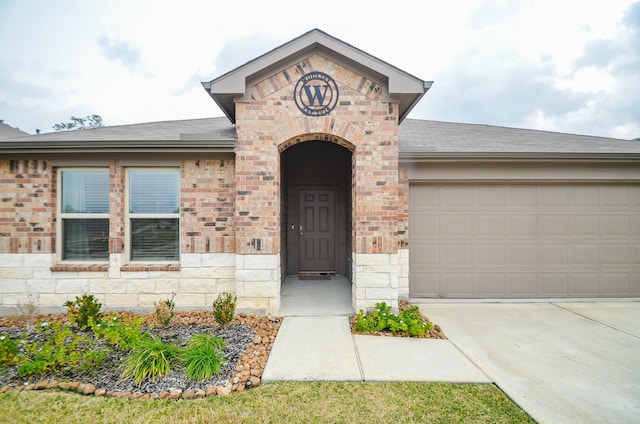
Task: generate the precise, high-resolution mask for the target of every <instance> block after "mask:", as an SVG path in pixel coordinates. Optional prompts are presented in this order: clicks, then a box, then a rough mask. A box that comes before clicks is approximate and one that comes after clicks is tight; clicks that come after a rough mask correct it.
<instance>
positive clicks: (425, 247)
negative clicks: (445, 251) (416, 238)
mask: <svg viewBox="0 0 640 424" xmlns="http://www.w3.org/2000/svg"><path fill="white" fill-rule="evenodd" d="M409 256H410V257H409V259H410V263H412V264H416V266H433V265H435V266H440V245H438V244H433V243H424V242H423V243H416V244H415V246H413V247H412V248H411V249H410V250H409Z"/></svg>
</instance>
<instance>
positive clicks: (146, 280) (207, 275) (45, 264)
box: [0, 253, 236, 313]
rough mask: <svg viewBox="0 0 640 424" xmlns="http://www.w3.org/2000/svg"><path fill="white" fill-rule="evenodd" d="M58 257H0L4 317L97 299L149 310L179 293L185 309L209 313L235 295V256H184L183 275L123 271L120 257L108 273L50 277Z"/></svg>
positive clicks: (106, 305) (178, 299)
mask: <svg viewBox="0 0 640 424" xmlns="http://www.w3.org/2000/svg"><path fill="white" fill-rule="evenodd" d="M54 261H55V255H54V254H44V253H0V313H15V312H17V311H19V306H20V305H27V304H29V303H30V302H33V303H34V304H35V305H37V306H39V307H40V308H41V310H42V311H45V312H62V311H64V310H65V309H64V308H63V307H62V305H63V304H64V302H66V301H67V300H73V299H74V298H75V296H79V295H82V294H84V293H87V294H93V295H94V296H96V298H97V299H98V300H99V301H100V302H101V303H102V305H103V307H104V308H106V309H135V310H138V309H140V310H149V309H152V308H153V303H154V302H156V301H159V300H163V299H167V298H168V297H170V296H171V293H172V292H175V293H177V295H176V297H175V299H174V300H175V302H176V305H177V306H178V307H180V308H184V309H193V308H196V309H209V308H211V305H212V303H213V300H214V299H215V298H216V297H217V295H218V293H219V292H222V291H227V292H232V293H234V292H235V270H236V268H235V266H236V258H235V254H233V253H203V254H200V253H196V254H190V253H187V254H182V255H181V258H180V268H179V270H175V271H174V270H166V271H162V270H153V269H149V270H146V271H123V270H122V268H121V261H122V255H120V254H111V255H110V264H109V267H108V268H107V269H104V270H99V271H89V270H83V269H88V268H87V267H82V268H80V267H79V268H78V270H73V268H72V267H68V271H52V270H51V268H52V266H53V265H54Z"/></svg>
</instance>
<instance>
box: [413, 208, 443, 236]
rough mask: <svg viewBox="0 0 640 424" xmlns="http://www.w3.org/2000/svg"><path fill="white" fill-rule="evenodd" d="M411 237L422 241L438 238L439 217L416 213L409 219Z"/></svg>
mask: <svg viewBox="0 0 640 424" xmlns="http://www.w3.org/2000/svg"><path fill="white" fill-rule="evenodd" d="M411 228H412V235H413V237H414V238H418V239H422V238H428V237H438V236H440V216H438V215H434V214H432V213H424V212H423V213H416V214H415V216H412V217H411Z"/></svg>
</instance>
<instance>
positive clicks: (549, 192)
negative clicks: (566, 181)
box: [538, 185, 569, 208]
mask: <svg viewBox="0 0 640 424" xmlns="http://www.w3.org/2000/svg"><path fill="white" fill-rule="evenodd" d="M538 196H539V206H540V207H542V208H566V207H567V206H569V189H568V188H567V187H565V186H555V185H549V186H539V188H538Z"/></svg>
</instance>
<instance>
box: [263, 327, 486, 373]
mask: <svg viewBox="0 0 640 424" xmlns="http://www.w3.org/2000/svg"><path fill="white" fill-rule="evenodd" d="M262 380H263V382H265V383H269V382H273V381H283V380H287V381H304V380H307V381H310V380H313V381H318V380H325V381H326V380H330V381H442V382H454V383H490V382H491V381H490V380H489V378H487V376H486V375H485V374H483V373H482V372H481V371H480V370H479V369H478V368H477V367H475V366H474V365H473V364H472V363H471V362H470V361H469V360H468V359H467V358H466V357H465V356H464V355H463V354H462V353H461V352H460V351H459V350H457V349H456V348H455V347H454V346H453V345H452V344H451V343H450V342H448V341H446V340H429V339H409V338H400V337H380V336H354V335H352V334H351V330H350V328H349V319H348V317H346V316H316V317H291V316H288V317H285V318H284V320H283V322H282V325H281V327H280V330H279V332H278V336H277V337H276V341H275V343H274V345H273V348H272V350H271V354H270V355H269V359H268V361H267V365H266V367H265V370H264V374H263V376H262Z"/></svg>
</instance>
